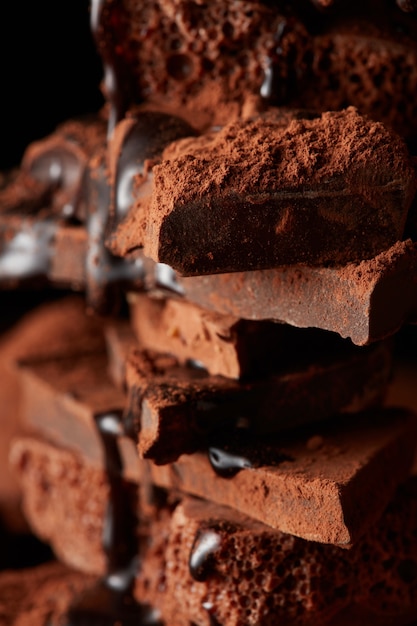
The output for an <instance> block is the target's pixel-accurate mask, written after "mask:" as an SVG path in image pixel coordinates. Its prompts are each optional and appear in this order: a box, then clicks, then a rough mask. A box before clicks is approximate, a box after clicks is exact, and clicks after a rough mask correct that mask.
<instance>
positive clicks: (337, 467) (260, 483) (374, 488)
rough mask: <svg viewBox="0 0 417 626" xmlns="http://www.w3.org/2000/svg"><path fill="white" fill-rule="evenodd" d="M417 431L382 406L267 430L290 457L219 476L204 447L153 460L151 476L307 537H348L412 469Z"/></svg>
mask: <svg viewBox="0 0 417 626" xmlns="http://www.w3.org/2000/svg"><path fill="white" fill-rule="evenodd" d="M415 432H416V429H415V417H414V416H413V415H410V414H406V413H402V412H401V411H398V410H394V409H391V410H389V411H388V410H384V409H380V410H379V411H376V412H375V413H374V414H370V415H369V416H366V415H365V414H359V415H358V419H357V420H353V418H351V417H350V418H348V419H345V420H344V421H343V422H342V420H337V423H336V421H335V422H332V423H327V425H324V424H321V425H320V426H316V427H314V428H313V427H311V428H309V429H308V430H306V431H305V433H304V436H300V433H298V434H297V436H294V437H293V439H292V440H291V438H287V437H284V436H283V435H281V436H280V438H279V440H278V443H276V444H273V443H272V439H271V438H270V439H269V444H270V445H271V450H272V446H273V445H275V446H276V454H277V455H278V456H281V457H282V455H283V454H285V455H287V457H288V458H291V459H292V460H291V461H282V462H281V463H280V464H278V465H277V466H273V465H271V462H269V463H268V461H266V462H265V465H261V466H258V467H256V468H249V469H242V470H241V471H240V472H239V473H238V474H236V476H235V477H234V478H230V479H224V478H221V477H219V476H217V475H216V474H215V472H214V471H213V469H212V468H211V466H210V463H209V460H208V458H207V455H206V454H204V453H195V454H193V455H192V456H186V455H184V456H182V457H181V458H180V459H178V461H176V462H175V463H173V464H172V465H166V466H165V465H164V466H161V465H154V464H152V465H151V466H150V467H151V471H152V480H153V481H154V482H155V484H157V485H159V486H161V487H165V488H167V489H172V488H175V489H179V490H181V491H184V492H187V493H191V494H193V495H196V496H199V497H202V498H207V499H209V500H210V501H212V502H215V503H217V504H222V505H227V506H230V507H232V508H234V509H236V510H238V511H240V512H242V513H245V514H247V515H249V516H252V517H254V518H256V519H258V520H260V521H262V522H264V523H266V524H268V525H270V526H272V527H273V528H277V529H279V530H281V531H283V532H287V533H290V534H293V535H296V536H299V537H303V538H305V539H308V540H310V541H319V542H323V543H335V544H349V543H351V542H352V541H355V540H356V539H357V538H358V537H359V536H360V535H362V533H363V532H364V530H365V529H366V528H367V527H369V525H370V524H372V523H373V522H374V521H375V520H376V519H377V517H378V515H379V514H380V512H381V511H382V510H383V508H384V507H385V506H386V505H387V503H388V502H389V500H390V498H391V497H392V494H393V492H394V490H395V488H396V486H397V485H398V484H399V483H400V482H401V481H402V480H403V479H404V478H405V477H406V476H407V474H408V472H409V471H410V467H411V463H412V460H413V454H414V446H415ZM388 459H389V460H388ZM370 498H371V499H372V507H370V506H369V502H370ZM272 503H273V505H272Z"/></svg>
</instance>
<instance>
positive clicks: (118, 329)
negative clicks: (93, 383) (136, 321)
mask: <svg viewBox="0 0 417 626" xmlns="http://www.w3.org/2000/svg"><path fill="white" fill-rule="evenodd" d="M105 336H106V346H107V356H108V371H109V374H110V377H111V379H112V382H113V384H114V385H116V387H118V388H119V389H123V390H125V389H126V361H127V357H128V355H129V353H130V352H131V350H133V349H134V348H138V347H139V346H138V343H137V340H136V337H135V335H134V333H133V330H132V327H131V325H130V322H129V321H128V320H124V319H120V318H117V319H116V318H114V319H112V320H109V321H108V322H107V323H106V331H105Z"/></svg>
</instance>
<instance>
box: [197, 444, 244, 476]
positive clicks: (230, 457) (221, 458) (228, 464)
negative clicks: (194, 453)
mask: <svg viewBox="0 0 417 626" xmlns="http://www.w3.org/2000/svg"><path fill="white" fill-rule="evenodd" d="M208 458H209V461H210V465H211V467H212V468H213V469H214V471H215V472H216V474H217V475H218V476H221V477H222V478H233V476H236V474H237V473H238V472H240V470H242V469H248V468H251V467H253V465H252V463H251V462H250V460H249V459H247V458H246V457H244V456H240V455H239V454H234V453H232V452H227V451H226V450H222V449H221V448H215V447H210V448H209V449H208Z"/></svg>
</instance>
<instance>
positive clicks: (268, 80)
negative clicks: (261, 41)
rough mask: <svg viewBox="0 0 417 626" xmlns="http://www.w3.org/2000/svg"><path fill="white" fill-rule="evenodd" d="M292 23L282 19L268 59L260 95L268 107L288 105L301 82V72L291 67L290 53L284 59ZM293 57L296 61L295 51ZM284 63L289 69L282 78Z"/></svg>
mask: <svg viewBox="0 0 417 626" xmlns="http://www.w3.org/2000/svg"><path fill="white" fill-rule="evenodd" d="M292 22H293V19H292V18H290V17H288V18H282V19H281V21H280V22H279V23H278V27H277V30H276V33H275V37H274V45H273V46H272V48H271V50H270V51H269V54H268V56H267V58H266V65H265V68H264V80H263V83H262V85H261V89H260V95H261V97H262V98H263V100H264V101H265V102H266V104H268V105H274V106H280V105H284V104H286V103H287V102H288V101H289V100H290V99H291V97H292V96H294V95H295V92H296V90H297V85H298V82H299V80H300V76H299V75H298V74H299V73H300V71H301V70H300V69H299V68H297V67H291V66H290V64H289V63H288V61H289V55H288V53H287V54H286V59H284V58H283V54H284V50H283V42H284V39H285V37H286V35H287V34H288V33H289V32H290V31H291V30H292ZM293 56H294V60H295V59H296V51H295V50H294V54H293ZM284 61H285V64H286V65H287V66H288V67H287V68H286V71H285V73H286V75H285V76H282V68H283V67H284Z"/></svg>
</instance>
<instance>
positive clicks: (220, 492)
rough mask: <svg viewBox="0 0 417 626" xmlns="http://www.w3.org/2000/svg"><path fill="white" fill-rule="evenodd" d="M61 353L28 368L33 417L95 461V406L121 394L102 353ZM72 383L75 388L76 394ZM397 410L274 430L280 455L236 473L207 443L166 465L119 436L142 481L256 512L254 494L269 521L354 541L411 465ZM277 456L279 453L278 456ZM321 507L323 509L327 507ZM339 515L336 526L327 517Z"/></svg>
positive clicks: (407, 432)
mask: <svg viewBox="0 0 417 626" xmlns="http://www.w3.org/2000/svg"><path fill="white" fill-rule="evenodd" d="M63 361H65V359H61V360H57V361H49V362H43V363H38V364H35V365H34V366H33V367H31V368H29V367H28V368H25V370H24V372H23V376H24V391H25V405H26V407H27V408H26V412H25V417H26V420H27V421H28V422H29V423H30V424H31V426H32V428H33V429H34V430H36V432H38V433H40V434H41V435H42V436H43V437H45V438H47V439H48V440H49V441H54V442H55V443H56V444H58V445H59V446H65V447H68V448H69V449H70V450H74V451H75V452H76V453H77V454H78V455H81V457H82V458H84V459H85V460H86V462H87V463H89V464H90V465H91V466H92V467H96V468H100V467H102V466H103V455H102V449H101V447H100V442H99V438H98V434H97V431H96V426H95V422H94V415H95V412H97V411H100V412H104V411H105V412H111V411H114V410H115V409H117V408H118V407H119V406H120V404H119V405H116V401H117V397H119V399H120V395H121V394H120V392H116V390H114V389H113V390H112V389H111V384H110V383H109V381H108V379H107V378H106V375H105V372H103V369H104V364H102V365H101V366H100V364H99V360H98V359H97V355H93V357H91V356H90V357H88V358H85V359H83V360H82V361H81V365H82V366H77V367H75V363H76V360H75V359H67V360H66V363H63ZM79 363H80V361H79ZM54 378H55V380H54ZM92 378H96V379H98V380H97V381H96V382H97V384H94V385H92V384H91V382H89V383H87V382H86V379H89V380H90V381H91V380H92ZM83 380H84V381H85V382H83ZM71 391H72V392H73V393H74V391H75V393H76V394H77V397H75V398H74V397H71ZM384 415H386V417H385V420H384ZM395 416H396V414H394V415H392V414H391V413H390V414H389V415H387V414H386V412H384V411H383V412H382V414H381V415H378V418H379V417H380V418H381V419H380V420H379V421H381V423H380V424H378V427H377V426H375V425H372V424H371V426H367V425H366V424H363V425H358V424H357V420H356V419H353V417H351V416H349V417H346V420H347V421H348V422H349V423H350V426H347V425H346V423H345V422H343V420H342V419H341V418H339V419H338V420H336V421H334V425H333V426H330V425H327V426H323V425H320V429H319V430H317V429H318V427H317V428H316V429H315V430H314V429H313V430H312V431H311V432H312V436H310V435H305V436H304V439H303V441H298V442H297V436H296V435H295V434H294V439H295V441H294V442H293V441H291V440H290V438H289V437H288V436H286V437H285V438H284V435H281V436H280V438H279V440H278V443H277V444H274V445H273V440H272V438H271V437H270V438H269V439H268V446H267V447H269V449H270V450H272V452H271V454H273V465H272V466H270V465H267V466H265V465H263V466H260V467H254V468H252V469H246V470H242V472H241V473H240V474H238V475H237V476H236V477H235V478H233V479H224V478H219V476H217V475H216V474H215V472H214V470H213V469H212V468H211V467H210V465H209V462H208V460H207V458H206V455H205V454H203V453H199V454H194V455H192V456H189V457H187V456H183V457H181V458H180V459H179V461H178V462H177V463H175V464H174V465H171V466H168V468H167V469H164V468H158V467H157V466H154V465H147V464H146V462H145V461H142V462H141V463H140V464H139V461H138V458H137V454H136V452H135V446H134V444H133V442H132V441H131V440H130V439H126V438H121V440H120V441H119V444H120V450H121V455H122V459H123V468H124V469H123V474H124V476H125V478H126V479H127V480H130V481H133V482H139V481H141V480H143V479H144V478H145V477H146V476H147V475H148V473H149V470H151V474H152V480H154V481H155V482H156V484H159V485H160V486H164V487H169V488H175V489H182V490H184V491H190V492H191V493H196V495H200V496H205V497H208V498H210V499H213V500H214V501H218V502H220V503H227V504H229V505H232V506H235V507H236V508H240V509H241V510H243V511H246V512H247V513H249V514H250V515H255V510H252V504H253V502H256V505H257V506H256V515H258V516H260V517H261V519H262V520H263V521H264V522H267V523H269V524H271V525H274V526H276V527H278V528H283V529H284V530H286V531H289V532H294V533H295V534H296V533H297V532H298V533H300V534H302V535H303V536H307V537H308V538H315V539H317V538H321V540H322V541H330V542H332V541H335V542H340V543H348V542H349V541H352V540H353V539H354V538H355V537H356V536H357V535H358V534H360V532H361V530H362V529H363V527H364V526H366V524H367V523H370V519H372V516H373V515H377V511H378V510H381V507H382V506H383V504H384V503H386V502H387V499H388V498H389V497H390V494H391V493H392V488H393V485H395V484H397V482H398V481H400V480H401V479H402V478H403V477H404V476H405V475H406V474H407V471H408V470H409V465H410V464H411V459H409V458H408V457H412V455H413V449H414V446H415V437H414V430H413V424H412V422H413V420H410V419H409V418H408V419H407V418H405V417H404V416H399V417H398V419H396V417H395ZM360 420H365V418H364V417H363V416H361V418H360ZM339 425H340V432H339V430H338V428H339ZM316 435H320V436H316ZM298 436H299V434H298ZM285 441H289V443H288V445H286V444H285ZM308 442H309V443H308ZM307 443H308V445H307ZM271 446H272V447H271ZM253 449H255V448H253ZM245 454H246V452H245ZM277 455H278V456H277ZM284 458H292V459H294V460H293V461H283V459H284ZM249 459H250V457H249ZM277 460H278V462H279V461H282V462H281V463H280V464H278V465H276V462H277ZM267 462H268V463H270V462H269V461H267ZM384 483H385V484H384ZM382 484H384V488H381V485H382ZM364 485H366V489H365V488H364ZM373 490H375V494H374V493H373ZM371 497H372V499H373V503H374V505H373V507H372V508H371V510H369V507H365V506H364V501H365V500H366V499H368V502H369V498H371ZM271 498H273V499H272V500H271ZM318 500H320V502H321V504H319V502H318ZM306 501H308V502H309V508H308V509H307V510H306ZM249 503H250V504H251V508H250V510H249V508H248V507H249ZM315 507H316V508H315ZM318 508H321V509H322V510H321V512H320V515H318V514H317V510H318ZM325 511H327V517H326V516H324V512H325ZM297 516H298V517H297ZM333 519H334V520H335V521H334V525H333V526H331V523H332V522H331V521H329V520H333ZM329 524H330V526H331V527H330V528H329Z"/></svg>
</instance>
